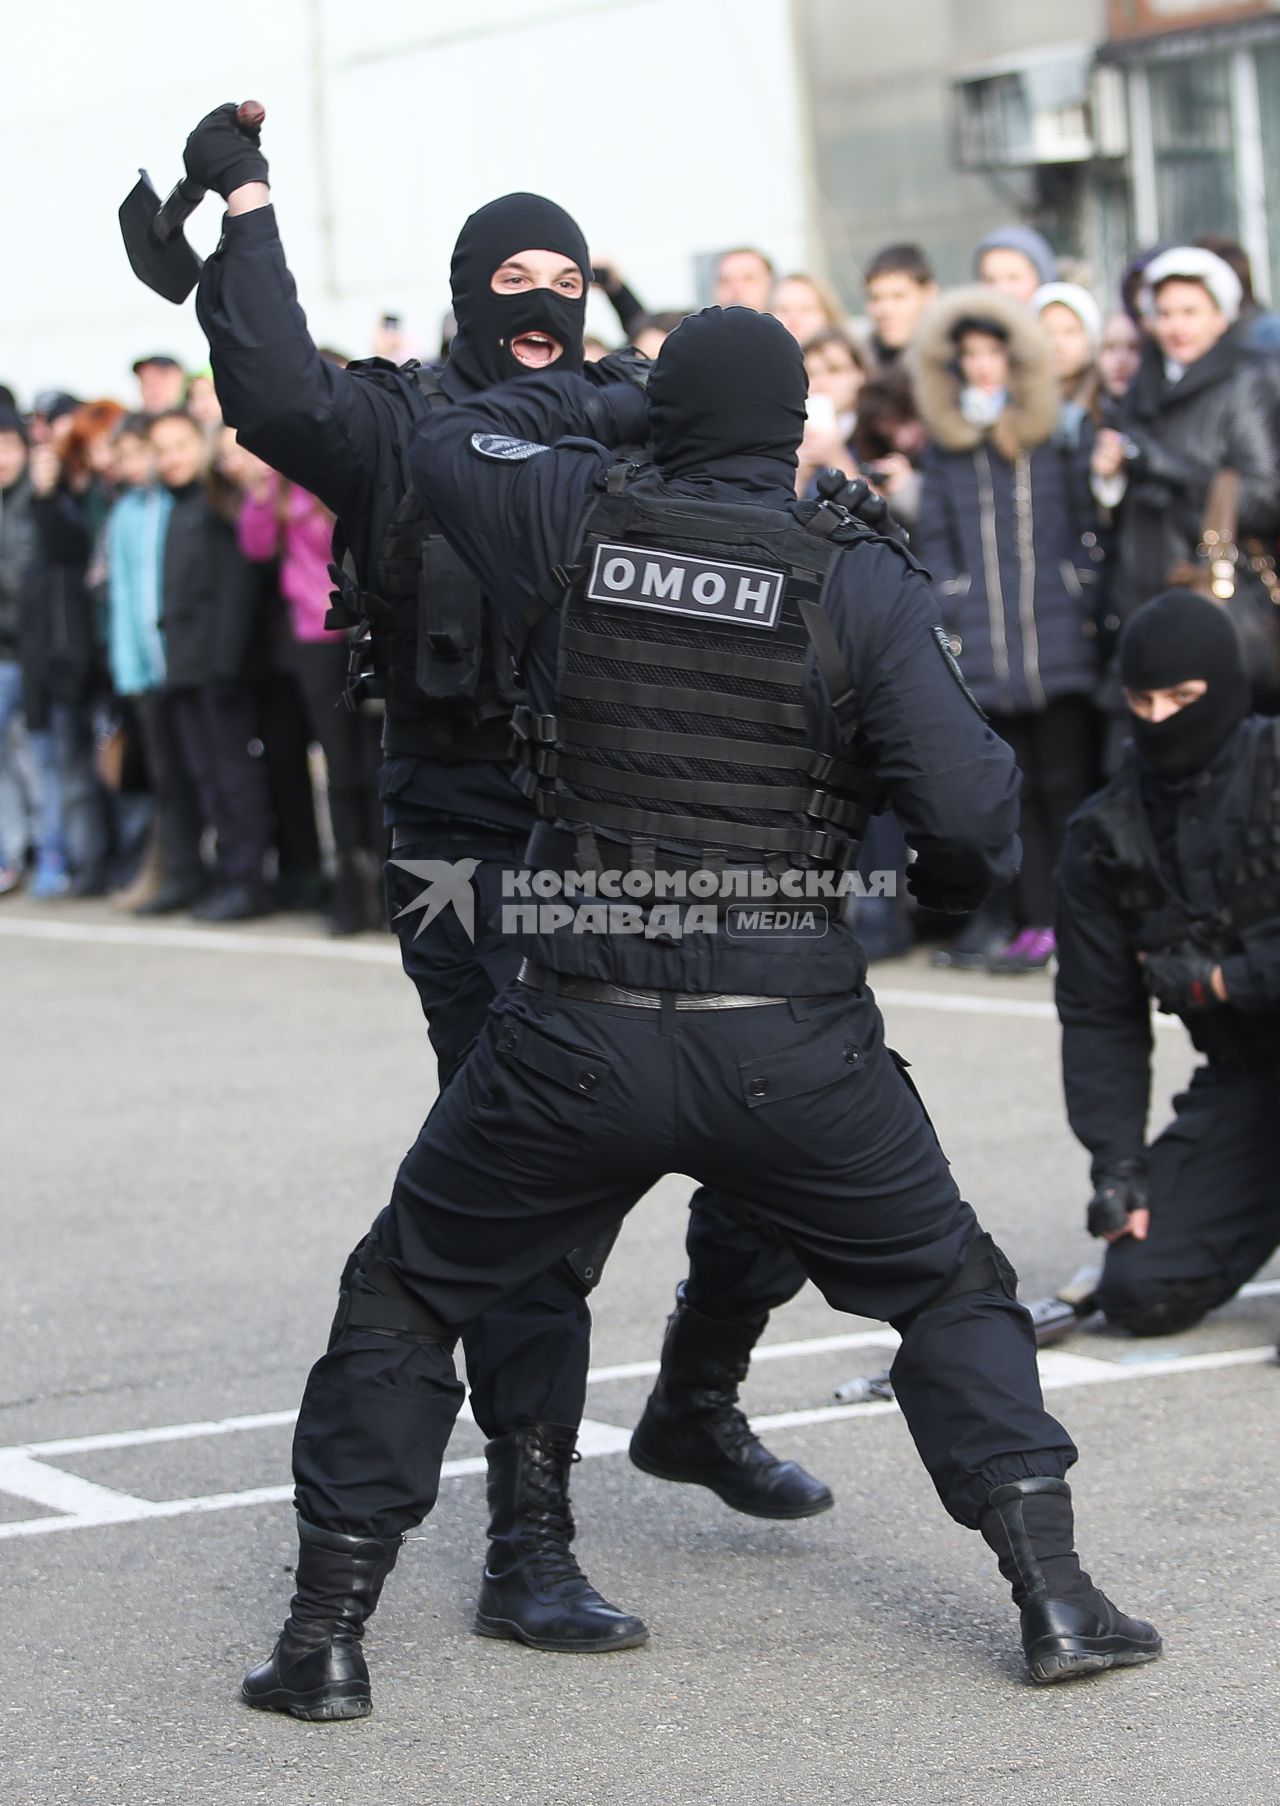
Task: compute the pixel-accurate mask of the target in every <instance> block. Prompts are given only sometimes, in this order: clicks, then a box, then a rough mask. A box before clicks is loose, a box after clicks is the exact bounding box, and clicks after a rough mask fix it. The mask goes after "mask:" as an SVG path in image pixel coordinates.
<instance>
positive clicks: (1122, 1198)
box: [1085, 1158, 1151, 1236]
mask: <svg viewBox="0 0 1280 1806" xmlns="http://www.w3.org/2000/svg"><path fill="white" fill-rule="evenodd" d="M1150 1208H1151V1193H1150V1190H1149V1189H1148V1186H1147V1174H1146V1168H1145V1166H1144V1165H1143V1162H1142V1161H1141V1160H1140V1159H1137V1158H1134V1159H1129V1160H1116V1161H1113V1163H1112V1164H1111V1165H1110V1166H1109V1167H1107V1169H1106V1171H1105V1172H1102V1173H1099V1175H1098V1177H1097V1180H1096V1181H1095V1189H1094V1194H1093V1196H1092V1197H1091V1198H1090V1200H1089V1209H1088V1211H1087V1213H1086V1215H1085V1227H1086V1228H1087V1229H1088V1231H1089V1234H1090V1235H1094V1236H1104V1235H1115V1234H1116V1233H1117V1231H1119V1230H1121V1229H1123V1228H1124V1226H1125V1224H1126V1223H1127V1222H1128V1221H1129V1216H1130V1213H1131V1212H1132V1211H1135V1210H1149V1209H1150Z"/></svg>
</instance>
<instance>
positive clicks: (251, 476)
mask: <svg viewBox="0 0 1280 1806" xmlns="http://www.w3.org/2000/svg"><path fill="white" fill-rule="evenodd" d="M238 475H239V478H240V480H241V481H242V482H243V483H244V485H245V496H244V500H243V502H242V503H241V507H240V519H239V529H238V531H239V540H240V550H241V551H242V552H243V553H244V555H245V557H246V558H249V559H253V560H256V561H263V560H269V559H273V558H276V557H278V558H279V560H280V578H279V581H280V593H281V595H282V596H283V597H284V599H285V601H286V603H287V604H288V607H289V618H290V622H291V624H292V629H293V647H292V658H293V665H294V669H295V671H296V672H297V675H298V681H299V683H300V684H301V686H302V693H303V696H304V697H305V699H306V705H307V714H308V717H309V720H310V728H311V735H312V738H313V739H314V740H317V741H319V743H320V747H321V749H322V751H323V752H324V758H325V767H326V770H327V772H328V784H329V820H330V824H331V826H332V828H333V839H334V850H335V852H336V854H337V861H338V870H337V879H336V882H335V885H334V892H333V905H332V910H331V913H330V927H331V929H332V931H333V933H334V934H358V933H359V932H360V930H361V929H362V928H367V927H369V926H370V924H371V921H372V919H373V914H374V911H373V907H372V895H371V884H372V877H373V871H374V863H375V860H377V859H378V858H379V856H380V849H381V846H382V841H383V833H382V829H381V826H380V823H381V814H380V811H379V807H378V801H377V772H378V764H379V759H380V752H379V745H378V727H377V722H376V721H375V719H374V718H373V717H372V716H370V715H368V714H366V713H365V712H364V711H363V710H360V709H354V710H353V709H348V708H345V707H343V706H342V703H341V698H342V694H343V691H344V690H345V688H346V680H347V644H346V641H345V639H344V638H343V637H342V636H340V635H337V634H333V633H327V632H326V631H325V625H324V621H325V615H326V614H327V613H328V611H329V597H330V593H331V591H332V589H333V582H332V579H331V578H330V576H329V561H330V558H331V557H332V550H331V546H332V540H333V516H332V514H330V512H329V510H328V509H327V508H326V507H325V506H324V504H323V503H322V502H319V501H317V500H316V498H315V496H313V495H309V494H308V493H307V491H306V490H305V489H300V488H299V487H298V485H297V484H296V483H286V482H285V481H284V480H283V479H282V478H280V477H278V476H277V475H276V473H275V472H274V471H273V470H272V469H271V468H270V467H269V466H268V465H266V464H264V463H263V462H262V461H261V459H259V458H255V457H253V456H252V454H251V453H249V452H246V451H244V450H243V448H241V451H240V458H239V465H238Z"/></svg>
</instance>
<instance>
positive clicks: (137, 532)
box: [107, 486, 173, 696]
mask: <svg viewBox="0 0 1280 1806" xmlns="http://www.w3.org/2000/svg"><path fill="white" fill-rule="evenodd" d="M172 512H173V497H172V496H171V495H170V494H169V491H168V490H167V489H161V488H159V487H158V486H156V487H151V488H147V489H128V490H126V491H125V493H124V494H123V495H122V496H121V497H120V499H119V501H118V502H117V503H116V504H115V506H114V507H113V508H112V510H111V514H110V516H109V518H108V520H107V599H108V624H109V626H108V643H109V648H110V654H111V681H112V683H113V684H114V686H115V690H116V694H117V695H118V696H136V695H138V694H139V693H140V692H141V691H143V690H154V689H156V688H157V687H158V686H159V685H160V684H162V683H163V682H164V672H165V665H164V640H163V638H162V637H161V633H160V628H159V625H158V621H159V615H160V602H161V595H162V588H161V576H162V571H163V566H164V542H165V535H166V533H167V531H168V526H169V516H170V514H171V513H172Z"/></svg>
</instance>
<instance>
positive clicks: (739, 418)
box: [646, 307, 808, 492]
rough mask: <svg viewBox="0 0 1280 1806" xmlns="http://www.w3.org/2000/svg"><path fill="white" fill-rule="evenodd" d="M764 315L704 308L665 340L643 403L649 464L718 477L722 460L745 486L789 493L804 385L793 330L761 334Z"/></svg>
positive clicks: (672, 471)
mask: <svg viewBox="0 0 1280 1806" xmlns="http://www.w3.org/2000/svg"><path fill="white" fill-rule="evenodd" d="M770 318H771V316H770V315H767V314H766V315H761V314H757V313H756V312H755V311H754V310H753V309H752V308H748V307H728V308H724V307H708V308H704V309H703V311H702V312H701V313H698V314H690V315H689V317H688V318H687V319H685V320H682V321H681V322H680V324H679V326H677V327H676V329H675V331H674V332H673V333H672V334H671V335H670V337H669V338H668V339H667V340H666V342H665V343H664V345H663V347H662V350H661V352H660V353H659V356H658V361H657V363H656V364H655V366H654V369H653V374H652V375H651V377H650V378H649V385H648V389H647V391H646V400H647V403H648V408H649V432H650V436H651V442H652V445H653V461H654V463H655V464H656V465H657V466H658V468H659V469H660V470H661V471H663V472H664V473H665V474H666V475H667V476H673V477H680V476H684V477H687V476H691V475H693V476H703V477H707V476H715V477H723V476H724V465H725V462H726V460H728V461H730V462H731V463H733V464H736V465H737V466H738V471H737V472H736V473H735V476H736V477H738V478H745V479H746V481H747V485H748V487H757V486H759V485H760V484H761V483H763V482H767V483H770V484H771V483H774V482H777V481H781V482H783V483H785V484H787V485H788V486H789V487H790V488H791V489H792V491H793V492H794V488H795V470H796V446H797V444H798V442H799V436H800V434H801V433H803V431H804V419H805V413H804V401H805V393H806V390H807V387H808V383H807V379H806V376H805V368H804V356H803V353H802V352H801V350H800V347H799V345H797V343H796V341H795V339H794V338H793V337H792V336H791V334H790V333H789V332H787V331H786V329H785V328H780V329H779V330H778V331H777V332H770V331H768V330H765V331H763V332H762V331H761V327H760V321H761V320H762V319H770ZM744 368H749V369H750V371H751V380H750V382H749V383H744V382H743V380H742V371H743V369H744Z"/></svg>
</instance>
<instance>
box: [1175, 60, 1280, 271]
mask: <svg viewBox="0 0 1280 1806" xmlns="http://www.w3.org/2000/svg"><path fill="white" fill-rule="evenodd" d="M1149 80H1150V91H1151V139H1152V149H1153V151H1154V153H1155V178H1156V205H1157V209H1158V215H1159V220H1160V237H1161V238H1162V239H1164V240H1166V242H1168V243H1170V244H1178V243H1183V242H1186V241H1187V240H1189V239H1193V238H1198V237H1199V236H1200V234H1201V233H1202V232H1231V233H1234V232H1237V231H1238V230H1239V223H1240V218H1239V206H1238V200H1237V192H1238V191H1237V184H1236V169H1235V151H1234V138H1233V131H1232V110H1231V68H1230V61H1229V59H1228V58H1227V57H1225V56H1204V57H1195V58H1188V59H1187V60H1186V61H1185V62H1184V61H1177V62H1167V63H1157V64H1154V65H1153V66H1152V67H1151V70H1150V75H1149ZM1271 129H1272V130H1273V131H1277V130H1280V125H1275V124H1273V126H1272V128H1271Z"/></svg>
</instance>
